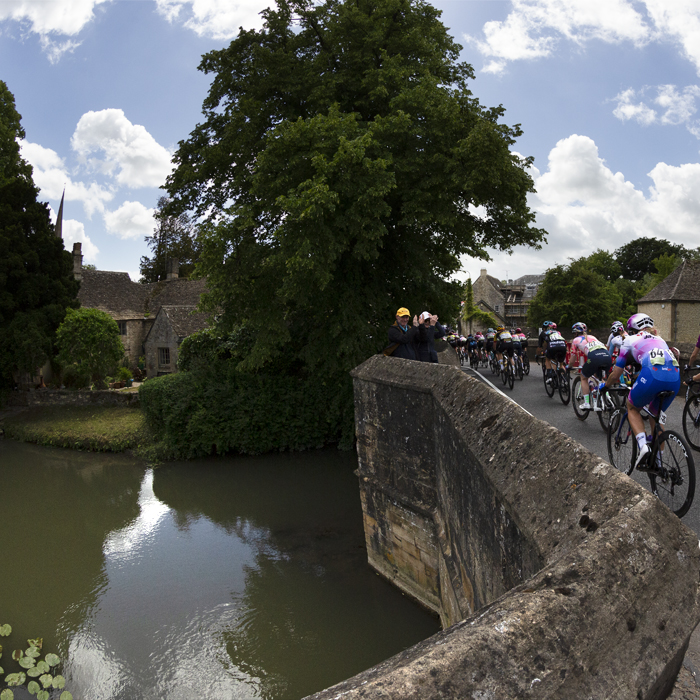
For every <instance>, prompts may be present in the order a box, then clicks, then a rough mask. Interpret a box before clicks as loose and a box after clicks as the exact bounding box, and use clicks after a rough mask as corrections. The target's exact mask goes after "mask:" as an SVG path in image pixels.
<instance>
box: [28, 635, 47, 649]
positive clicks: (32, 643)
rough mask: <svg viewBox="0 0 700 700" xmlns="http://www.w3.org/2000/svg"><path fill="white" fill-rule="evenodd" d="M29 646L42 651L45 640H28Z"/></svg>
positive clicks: (38, 638) (40, 638) (41, 638)
mask: <svg viewBox="0 0 700 700" xmlns="http://www.w3.org/2000/svg"><path fill="white" fill-rule="evenodd" d="M27 644H29V646H30V647H36V648H37V649H41V647H43V646H44V639H43V637H37V638H36V639H28V640H27Z"/></svg>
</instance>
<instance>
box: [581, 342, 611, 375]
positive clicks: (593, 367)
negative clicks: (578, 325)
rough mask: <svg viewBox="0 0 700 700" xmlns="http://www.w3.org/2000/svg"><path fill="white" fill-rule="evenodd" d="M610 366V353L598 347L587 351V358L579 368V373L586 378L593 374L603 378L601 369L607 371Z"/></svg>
mask: <svg viewBox="0 0 700 700" xmlns="http://www.w3.org/2000/svg"><path fill="white" fill-rule="evenodd" d="M610 367H612V358H611V357H610V353H609V352H608V351H607V350H605V349H604V348H598V349H597V350H593V351H591V352H589V353H588V359H587V360H586V362H585V363H584V365H583V368H582V369H581V374H582V375H583V376H584V377H586V379H588V378H589V377H592V376H593V375H594V374H595V376H596V377H598V379H602V378H603V371H605V372H609V371H610Z"/></svg>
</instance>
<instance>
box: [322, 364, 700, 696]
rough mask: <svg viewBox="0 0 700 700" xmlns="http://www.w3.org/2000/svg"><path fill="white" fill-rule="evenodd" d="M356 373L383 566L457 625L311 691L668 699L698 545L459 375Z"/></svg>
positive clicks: (692, 620) (607, 472) (409, 370)
mask: <svg viewBox="0 0 700 700" xmlns="http://www.w3.org/2000/svg"><path fill="white" fill-rule="evenodd" d="M353 376H354V381H355V402H356V403H355V406H356V430H357V438H358V456H359V469H358V475H359V479H360V492H361V497H362V503H363V509H364V517H365V525H366V538H367V549H368V556H369V560H370V564H371V565H372V566H373V567H375V569H377V571H379V572H380V573H382V574H383V575H385V576H387V577H388V578H389V579H390V580H392V581H394V582H396V583H397V585H399V586H400V587H401V588H402V589H403V590H404V591H406V592H408V593H409V594H411V595H412V596H414V597H415V598H417V599H419V600H421V601H422V602H423V603H424V604H425V605H427V606H428V607H430V608H431V609H433V610H437V611H438V612H439V614H440V616H441V618H442V620H443V624H444V625H445V626H446V627H447V629H445V630H444V631H443V632H441V633H439V634H437V635H435V636H433V637H431V638H429V639H427V640H425V641H424V642H422V643H420V644H418V645H416V646H415V647H412V648H411V649H408V650H406V651H404V652H402V653H400V654H398V655H397V656H395V657H393V658H391V659H389V660H387V661H385V662H383V663H381V664H379V665H378V666H376V667H374V668H372V669H369V670H367V671H365V672H363V673H361V674H359V675H358V676H355V677H354V678H351V679H349V680H347V681H345V682H343V683H340V684H338V685H336V686H334V687H333V688H329V689H327V690H325V691H322V692H321V693H318V694H316V695H315V696H312V697H314V698H317V699H318V700H322V699H323V700H326V699H328V700H330V698H338V697H341V696H342V697H343V700H349V699H354V698H364V699H365V700H373V699H375V698H377V699H378V698H391V699H392V700H398V699H402V700H403V699H407V698H415V699H416V700H419V699H420V700H431V699H433V698H435V699H436V700H437V698H479V699H482V700H484V699H486V698H490V699H492V700H497V699H499V700H500V699H503V698H518V699H520V698H535V697H537V698H552V699H554V698H558V699H564V698H566V699H567V700H568V699H569V698H571V699H574V698H575V699H579V698H593V699H598V698H611V699H618V698H619V699H623V698H624V699H625V700H628V699H640V700H657V699H659V700H660V699H661V698H664V697H665V696H666V694H667V693H668V691H669V690H670V688H671V686H672V684H673V680H674V678H675V676H676V675H677V672H678V669H679V668H680V665H681V662H682V659H683V656H684V653H685V649H686V647H687V644H688V640H689V638H690V634H691V633H692V631H693V629H694V627H695V625H696V624H697V622H698V621H699V620H700V606H699V596H698V579H699V575H700V549H699V547H698V539H697V536H696V535H695V534H694V533H693V532H692V531H691V530H689V529H688V528H686V527H685V526H684V525H683V524H682V523H681V522H680V521H679V520H678V519H677V518H676V517H675V516H674V515H673V514H672V513H671V512H670V511H669V510H668V509H667V508H666V507H665V506H663V505H662V504H661V503H660V502H659V501H658V500H656V499H654V498H653V497H652V496H651V494H650V493H649V492H648V491H646V490H645V489H643V488H642V487H640V486H639V485H637V484H636V483H635V482H634V481H632V480H631V479H629V478H628V477H626V476H624V475H622V474H620V473H619V472H617V471H616V470H615V469H614V468H612V467H611V466H610V465H609V464H608V463H607V462H604V461H603V460H601V459H600V458H598V457H596V456H595V455H593V454H591V453H590V452H588V451H587V450H586V449H585V448H583V447H582V446H581V445H580V444H578V443H577V442H575V441H574V440H571V439H570V438H568V437H566V436H564V435H563V434H561V433H560V432H559V431H557V430H556V429H554V428H552V427H551V426H550V425H548V424H547V423H544V422H542V421H538V420H537V419H534V418H532V417H531V416H529V414H526V413H525V412H524V411H523V410H522V409H520V407H518V406H517V405H516V404H514V403H512V402H510V401H508V400H507V399H506V398H504V397H502V396H500V395H498V394H497V393H496V392H493V391H492V390H491V389H489V388H488V387H486V386H485V385H483V384H481V383H480V382H478V381H476V380H473V379H471V378H469V377H468V376H466V375H465V374H464V373H462V372H460V371H459V370H458V369H456V368H454V367H448V366H440V365H428V364H427V363H416V362H410V361H406V360H399V359H396V358H384V357H381V356H377V357H374V358H371V359H370V360H368V361H367V362H365V363H364V364H363V365H361V366H360V367H358V368H357V369H356V370H355V371H354V373H353ZM449 625H451V626H449Z"/></svg>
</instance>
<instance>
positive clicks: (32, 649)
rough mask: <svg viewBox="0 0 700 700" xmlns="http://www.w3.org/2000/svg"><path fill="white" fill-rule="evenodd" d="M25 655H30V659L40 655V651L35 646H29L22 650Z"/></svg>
mask: <svg viewBox="0 0 700 700" xmlns="http://www.w3.org/2000/svg"><path fill="white" fill-rule="evenodd" d="M24 655H25V656H31V657H32V659H38V658H39V657H40V656H41V652H40V651H39V650H38V649H37V648H36V647H29V649H26V650H25V652H24Z"/></svg>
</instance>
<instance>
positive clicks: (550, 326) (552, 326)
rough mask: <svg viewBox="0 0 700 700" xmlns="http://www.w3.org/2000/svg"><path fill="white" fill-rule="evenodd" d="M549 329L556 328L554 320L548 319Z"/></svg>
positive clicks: (553, 329)
mask: <svg viewBox="0 0 700 700" xmlns="http://www.w3.org/2000/svg"><path fill="white" fill-rule="evenodd" d="M549 330H550V331H555V330H557V324H556V323H554V321H550V322H549Z"/></svg>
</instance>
